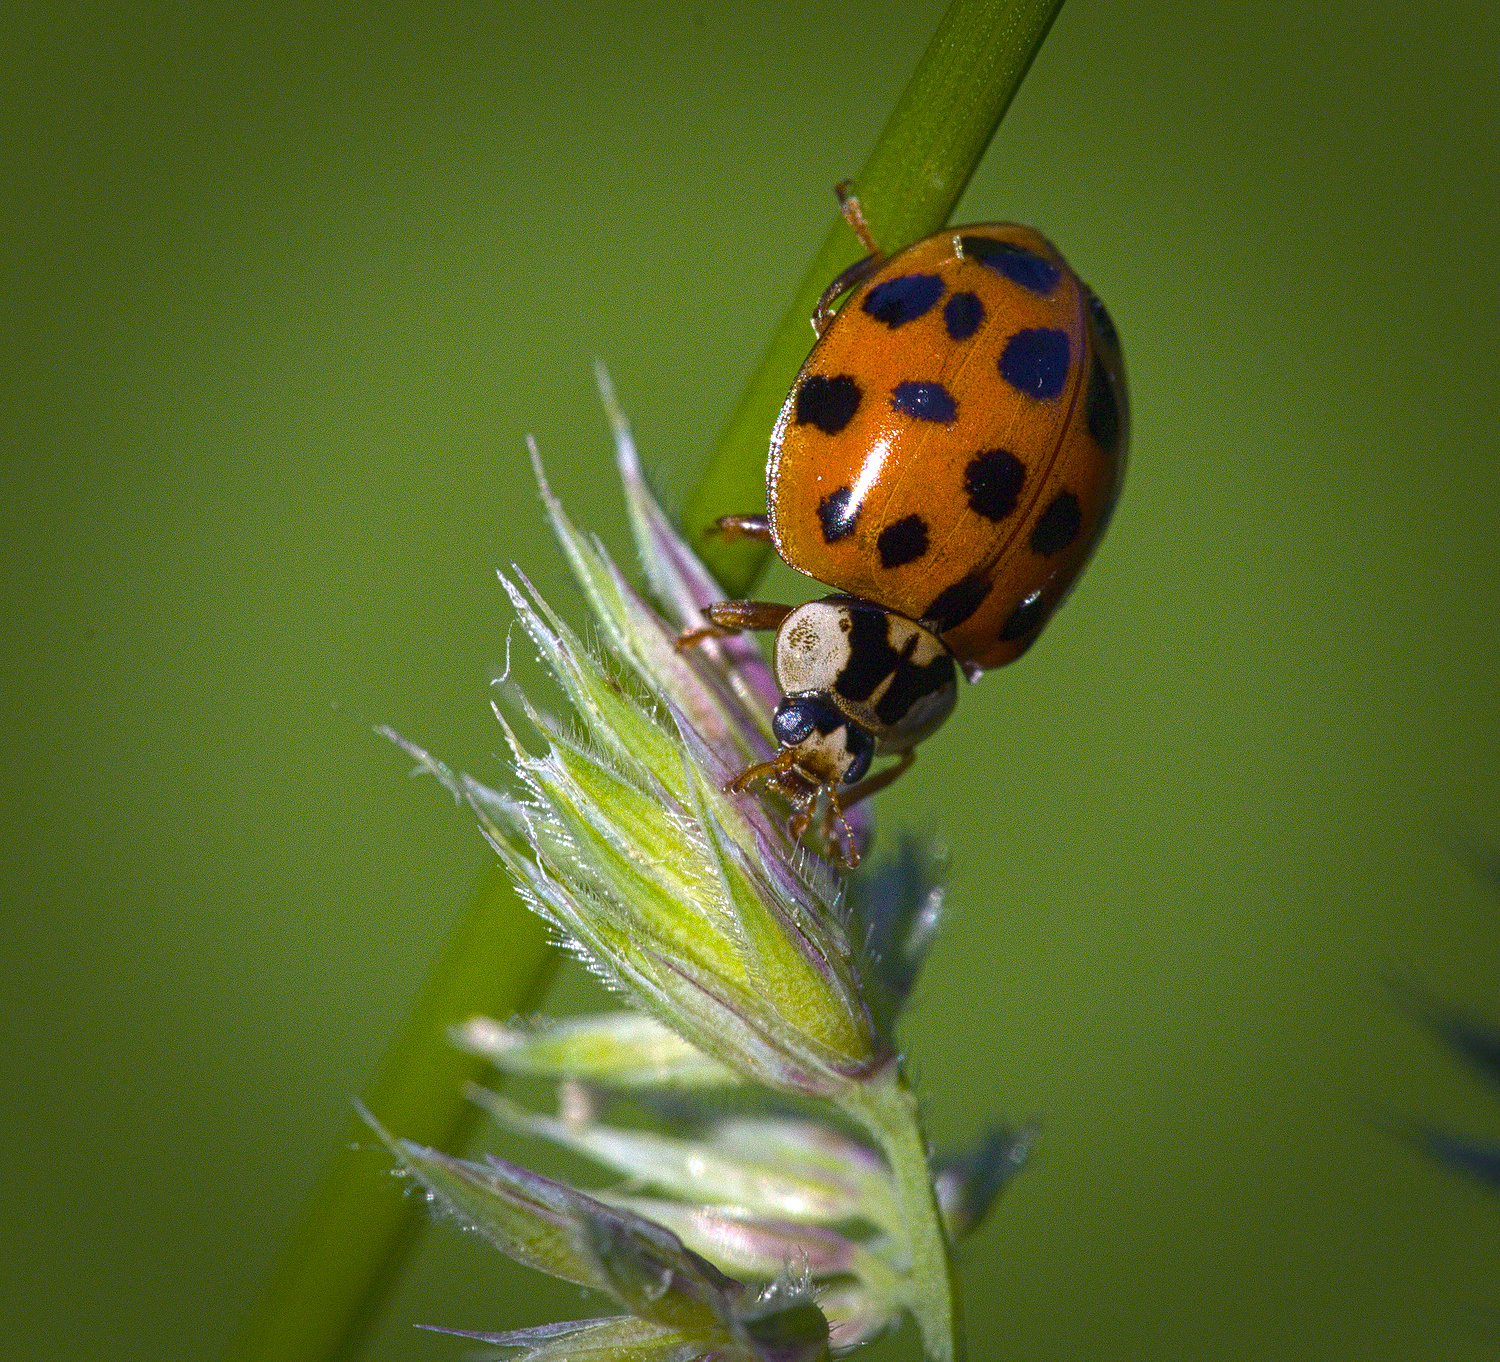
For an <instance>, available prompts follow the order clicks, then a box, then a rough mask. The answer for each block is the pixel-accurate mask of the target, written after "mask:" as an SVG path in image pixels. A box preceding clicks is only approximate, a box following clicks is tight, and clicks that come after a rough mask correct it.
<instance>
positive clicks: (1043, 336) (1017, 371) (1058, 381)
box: [1000, 326, 1073, 398]
mask: <svg viewBox="0 0 1500 1362" xmlns="http://www.w3.org/2000/svg"><path fill="white" fill-rule="evenodd" d="M1072 354H1073V350H1072V346H1071V345H1070V344H1069V343H1068V333H1067V332H1066V331H1055V330H1053V329H1052V328H1051V327H1046V326H1036V327H1028V328H1027V329H1026V330H1025V331H1017V332H1016V334H1015V335H1014V336H1012V337H1011V338H1010V339H1009V340H1008V341H1006V343H1005V350H1004V351H1003V352H1002V353H1001V355H1000V377H1001V378H1003V379H1004V380H1005V381H1006V382H1007V383H1009V384H1010V386H1011V387H1012V388H1015V389H1016V390H1017V391H1019V392H1023V393H1025V394H1026V396H1027V397H1036V398H1049V397H1056V396H1057V395H1058V393H1060V392H1061V391H1062V390H1063V386H1064V385H1065V384H1066V383H1067V381H1068V365H1069V363H1070V362H1071V360H1072Z"/></svg>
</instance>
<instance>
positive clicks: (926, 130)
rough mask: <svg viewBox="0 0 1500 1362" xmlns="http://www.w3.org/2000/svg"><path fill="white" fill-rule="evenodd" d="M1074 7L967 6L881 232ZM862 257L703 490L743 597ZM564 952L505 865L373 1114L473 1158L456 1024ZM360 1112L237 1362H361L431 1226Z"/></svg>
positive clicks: (770, 370)
mask: <svg viewBox="0 0 1500 1362" xmlns="http://www.w3.org/2000/svg"><path fill="white" fill-rule="evenodd" d="M1061 7H1062V0H952V3H951V4H950V5H949V7H948V9H947V12H946V13H945V14H944V16H943V19H942V22H941V23H940V24H939V26H938V30H937V32H936V34H934V36H933V39H932V42H931V43H930V44H929V45H928V48H927V51H926V52H925V53H924V55H923V57H922V59H921V61H920V62H919V64H918V66H917V69H916V71H915V73H914V74H913V75H912V78H911V80H910V82H909V83H908V84H907V86H906V89H905V91H904V92H903V93H902V96H901V99H900V100H899V101H898V103H897V105H896V107H895V110H894V111H893V112H892V114H891V116H890V119H889V120H888V122H887V123H886V126H885V129H884V130H883V132H882V133H881V135H880V139H879V141H878V142H877V143H876V145H875V148H874V150H873V151H872V152H871V153H870V157H869V160H868V161H867V162H866V163H865V166H864V169H863V170H862V171H861V172H860V174H859V177H858V179H857V180H856V181H855V189H856V191H857V192H858V194H859V197H860V202H861V204H862V206H863V208H864V211H865V216H866V218H867V219H868V221H869V223H870V225H871V227H872V229H873V231H874V233H875V237H876V240H878V241H879V242H880V243H881V245H882V246H883V247H885V248H886V249H887V250H892V249H895V248H897V247H899V246H902V245H905V244H906V243H908V242H910V241H914V240H916V239H918V238H919V237H923V236H927V235H929V234H930V233H932V232H935V231H937V230H938V229H939V228H940V227H941V226H942V225H943V224H944V223H945V222H946V221H947V219H948V215H949V214H950V213H951V212H952V211H953V206H954V204H956V203H957V201H958V198H959V195H960V194H961V193H962V192H963V189H964V186H965V185H966V184H967V183H968V182H969V177H970V176H971V175H972V174H973V172H974V168H975V167H976V166H977V165H978V164H979V160H980V158H981V157H982V156H983V155H984V151H985V148H986V147H987V146H988V145H989V141H990V138H991V137H992V136H993V134H994V131H995V128H996V126H997V125H998V124H999V122H1000V119H1001V117H1002V115H1003V114H1004V113H1005V110H1006V109H1007V108H1008V107H1009V105H1010V102H1011V99H1012V98H1013V97H1014V96H1015V93H1016V90H1017V88H1018V87H1019V86H1020V84H1021V80H1022V78H1023V77H1024V76H1025V74H1026V71H1027V69H1028V68H1029V67H1030V65H1031V61H1032V58H1033V57H1034V56H1035V55H1036V52H1037V49H1038V48H1039V47H1040V46H1041V43H1042V40H1043V39H1044V38H1045V37H1046V36H1047V30H1048V29H1049V28H1050V27H1051V25H1052V20H1053V19H1054V18H1055V17H1056V14H1057V11H1058V10H1059V9H1060V8H1061ZM860 253H861V248H860V246H859V244H858V242H857V241H856V240H855V238H854V236H853V234H852V233H851V232H850V231H849V230H848V228H847V227H846V226H845V225H844V224H843V222H842V220H841V219H840V220H837V221H836V222H835V223H834V225H833V227H832V228H831V229H830V230H829V232H828V235H827V237H826V238H825V240H824V242H823V245H822V248H821V250H820V251H819V252H818V254H817V256H816V257H815V258H814V260H813V262H812V264H811V265H810V266H809V267H808V270H807V274H806V275H805V277H804V278H803V281H802V284H801V286H800V287H799V289H798V291H797V293H796V295H795V297H794V298H793V300H792V303H791V305H790V306H789V308H788V309H787V313H786V316H785V317H784V318H783V320H782V322H781V324H780V326H779V327H778V328H777V330H776V333H775V335H774V336H773V337H772V339H771V342H770V345H769V346H768V347H767V349H766V352H765V355H764V357H763V358H762V360H761V362H760V365H759V367H758V368H757V369H756V371H755V373H754V375H753V376H752V378H751V380H750V383H749V385H748V386H747V388H746V390H745V393H744V396H743V397H742V398H741V400H740V403H739V406H738V407H737V408H736V410H735V412H734V415H733V416H732V417H731V418H730V421H729V423H728V425H727V426H726V428H725V430H724V433H723V435H722V436H721V437H720V440H719V443H718V446H717V447H716V449H715V451H714V453H713V454H712V456H711V457H710V459H709V461H708V464H707V466H706V468H705V470H704V473H703V476H702V478H701V479H700V480H699V483H698V486H697V488H696V490H695V491H694V492H693V494H692V496H691V497H690V498H689V500H688V503H687V511H686V516H685V519H686V524H687V525H688V527H689V528H690V530H692V531H693V537H694V539H695V541H696V544H697V547H698V549H699V551H700V552H701V553H702V554H703V556H704V558H705V559H706V560H707V562H708V564H709V566H710V567H711V568H712V569H713V571H714V573H715V574H716V575H717V576H718V578H719V580H720V582H722V583H723V585H724V588H725V590H726V591H728V592H730V593H731V594H740V593H743V592H744V591H747V590H748V589H749V588H750V587H751V586H752V585H753V584H754V582H755V580H756V578H757V577H758V576H759V575H760V573H761V571H762V570H763V569H764V566H765V563H766V558H767V554H768V550H767V549H766V548H765V547H764V546H762V545H757V544H749V543H746V542H744V541H740V542H737V543H728V542H725V541H722V540H715V539H712V538H705V537H703V536H702V534H701V531H702V528H703V527H704V526H706V525H708V524H711V523H712V522H713V521H714V520H715V519H716V518H717V517H718V516H720V515H728V514H733V513H736V512H743V511H754V510H759V509H761V508H762V507H763V506H764V505H765V460H766V444H767V440H768V439H769V436H770V431H771V427H772V425H773V424H774V423H775V419H776V413H777V411H778V410H779V409H780V406H781V403H782V400H783V399H784V397H785V395H786V392H787V389H788V388H789V387H790V386H791V381H792V378H793V376H794V375H795V373H796V371H797V369H798V367H799V366H800V365H801V363H802V360H803V358H804V357H805V356H806V354H807V351H808V349H809V348H810V346H811V343H812V332H811V329H810V328H809V325H808V317H809V316H810V315H811V313H812V309H813V306H814V304H815V303H816V302H817V299H818V296H819V294H820V293H821V292H822V291H823V289H824V287H825V286H826V285H827V284H828V282H829V280H831V279H832V278H833V277H834V276H835V275H836V274H837V273H838V272H839V271H840V270H841V269H843V268H844V267H845V266H846V265H849V264H851V263H853V261H854V260H856V259H857V258H858V257H859V255H860ZM553 959H554V953H553V951H552V950H551V948H550V946H548V944H547V941H546V935H545V932H544V930H543V928H542V926H541V924H540V923H539V922H538V921H537V920H536V918H535V917H533V915H532V914H531V913H530V912H528V910H527V909H526V907H525V905H524V904H522V903H521V902H520V900H519V899H518V898H517V897H516V895H515V893H514V891H513V890H512V889H511V887H510V884H509V882H508V881H507V879H506V877H505V875H504V872H503V871H501V870H500V869H499V868H498V867H496V869H495V870H493V871H492V872H491V873H490V876H489V878H488V880H487V881H486V883H485V886H484V888H483V890H482V891H481V892H480V894H479V895H478V896H477V898H476V900H475V902H474V905H473V906H472V907H471V908H470V909H469V912H468V914H467V916H466V917H465V918H464V920H463V921H462V922H461V923H460V924H459V927H458V929H457V931H456V932H455V934H454V937H453V939H452V941H451V942H450V943H449V946H448V949H447V951H446V953H445V954H444V955H443V957H442V959H441V960H440V961H439V962H438V964H437V966H436V967H435V968H434V971H433V973H432V975H431V977H430V978H429V980H428V982H427V987H426V990H425V991H424V993H423V995H422V998H421V1001H420V1002H419V1003H418V1005H417V1009H416V1012H415V1013H414V1014H413V1016H412V1018H411V1019H410V1020H409V1021H408V1022H407V1023H406V1026H405V1027H404V1028H403V1030H402V1031H401V1033H400V1034H399V1035H398V1036H397V1037H396V1039H395V1041H394V1043H393V1044H392V1046H391V1049H390V1051H389V1053H388V1054H387V1056H386V1059H385V1063H384V1066H383V1068H382V1070H381V1074H380V1077H379V1078H378V1079H377V1081H376V1083H375V1085H374V1086H373V1088H372V1089H371V1091H370V1093H369V1096H368V1099H367V1105H368V1106H369V1107H370V1109H371V1111H373V1112H374V1114H375V1116H376V1117H377V1118H378V1119H379V1120H380V1121H381V1123H382V1124H383V1125H384V1126H385V1127H386V1128H387V1129H389V1130H391V1131H393V1132H394V1133H396V1134H397V1135H400V1136H403V1137H405V1138H408V1139H412V1140H415V1141H417V1142H419V1143H421V1144H424V1145H428V1146H430V1147H432V1148H436V1149H441V1150H444V1151H446V1152H449V1153H458V1152H460V1151H461V1150H462V1148H463V1147H464V1144H465V1143H466V1141H467V1138H468V1135H469V1132H470V1130H471V1128H472V1124H473V1121H474V1109H473V1108H472V1107H471V1106H470V1104H469V1103H468V1102H467V1100H466V1099H465V1098H464V1096H463V1088H464V1084H465V1082H466V1081H467V1080H471V1079H474V1080H477V1079H479V1078H481V1077H482V1076H483V1075H484V1073H485V1068H486V1066H485V1064H484V1062H483V1061H482V1060H479V1059H476V1058H475V1057H473V1056H470V1055H466V1054H463V1053H461V1052H459V1051H456V1050H454V1049H453V1048H452V1047H451V1046H450V1045H449V1044H448V1041H447V1029H448V1027H449V1026H450V1025H453V1024H455V1023H458V1022H461V1021H464V1020H466V1019H467V1018H468V1017H470V1016H473V1015H475V1014H477V1013H483V1014H485V1015H489V1016H496V1017H502V1018H503V1017H509V1016H511V1015H512V1014H513V1013H515V1012H517V1011H523V1010H525V1009H526V1008H528V1007H530V1006H533V1005H534V1003H535V1001H536V999H537V998H538V997H539V996H540V994H541V992H542V990H543V989H544V988H545V985H546V981H547V979H548V978H549V976H550V970H551V965H552V962H553ZM384 1166H385V1165H384V1164H383V1162H381V1161H380V1160H378V1159H376V1158H375V1157H374V1156H373V1155H372V1154H371V1153H370V1151H369V1148H368V1130H367V1128H366V1127H365V1126H364V1125H363V1124H362V1123H359V1122H358V1121H357V1120H356V1119H355V1118H354V1117H353V1116H352V1115H351V1117H350V1119H349V1123H348V1125H347V1127H346V1129H345V1130H344V1131H343V1132H342V1134H341V1139H340V1144H339V1146H338V1150H337V1152H336V1154H335V1155H334V1158H333V1161H332V1163H331V1165H330V1167H329V1169H328V1172H327V1173H326V1174H325V1176H324V1179H323V1182H322V1184H321V1185H320V1187H319V1189H318V1190H317V1192H315V1194H314V1196H313V1198H312V1200H311V1201H310V1202H309V1203H308V1205H307V1207H306V1208H305V1210H304V1212H303V1216H302V1219H301V1221H300V1222H299V1225H298V1228H297V1230H296V1232H295V1233H294V1234H293V1236H292V1237H291V1239H290V1241H289V1243H288V1245H287V1247H286V1250H285V1252H284V1253H283V1255H282V1258H281V1261H280V1263H279V1265H278V1267H277V1270H276V1272H275V1274H274V1276H273V1277H272V1280H271V1283H270V1285H269V1286H268V1288H267V1290H266V1292H265V1294H264V1295H263V1297H262V1298H261V1300H260V1302H259V1304H258V1307H257V1309H256V1313H255V1314H254V1316H253V1317H252V1318H251V1320H250V1323H249V1327H248V1328H247V1329H246V1331H245V1333H244V1334H243V1335H242V1336H241V1338H240V1339H239V1341H238V1343H237V1344H236V1346H235V1347H234V1348H232V1349H231V1351H230V1353H229V1354H228V1358H229V1362H331V1360H332V1359H335V1358H350V1357H354V1356H357V1354H358V1350H359V1345H360V1343H361V1341H362V1339H363V1337H364V1334H365V1332H366V1330H367V1328H368V1326H369V1324H370V1323H371V1321H372V1320H373V1319H374V1317H375V1315H376V1312H377V1311H378V1309H379V1306H380V1304H381V1303H382V1301H383V1300H384V1297H385V1295H386V1292H387V1290H388V1288H389V1286H390V1285H391V1283H392V1282H393V1281H394V1280H395V1279H396V1276H397V1274H398V1273H399V1271H400V1268H401V1265H402V1263H403V1262H404V1260H405V1257H406V1254H407V1252H408V1251H409V1249H410V1247H411V1244H412V1242H413V1240H414V1238H415V1235H416V1230H417V1228H418V1226H419V1224H420V1217H421V1214H422V1204H421V1202H419V1201H417V1200H415V1199H409V1198H405V1197H403V1196H402V1195H401V1192H400V1188H399V1186H397V1185H395V1184H394V1183H393V1181H392V1180H391V1179H389V1178H386V1177H384V1176H383V1175H382V1174H383V1169H384Z"/></svg>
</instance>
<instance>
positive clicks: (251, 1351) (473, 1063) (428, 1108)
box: [228, 865, 557, 1362]
mask: <svg viewBox="0 0 1500 1362" xmlns="http://www.w3.org/2000/svg"><path fill="white" fill-rule="evenodd" d="M556 959H557V952H556V951H555V950H553V948H552V946H551V943H550V942H549V941H548V939H547V932H546V928H545V927H544V926H543V924H542V922H541V920H540V919H539V918H537V917H536V916H535V915H534V914H533V913H530V912H528V911H527V909H526V907H525V906H524V905H523V904H522V903H521V901H520V900H519V899H518V898H517V897H516V892H515V889H514V888H513V887H512V885H511V883H510V879H509V877H508V876H507V875H506V874H505V872H504V871H502V870H501V869H500V867H499V866H498V865H497V866H495V867H494V868H493V869H492V870H490V871H489V872H488V874H487V876H486V878H485V882H484V885H483V886H482V888H481V889H480V891H479V893H478V894H477V895H476V896H475V900H474V903H473V905H472V906H471V907H470V909H469V910H468V913H467V915H466V916H465V917H464V918H463V920H462V921H461V922H460V923H459V926H458V929H457V930H456V931H455V933H454V935H453V937H452V939H451V940H450V942H449V943H448V947H447V950H446V952H445V953H444V955H443V957H442V959H441V960H440V961H439V962H438V964H437V966H436V968H435V969H434V971H433V973H432V975H431V977H430V978H429V979H428V981H427V987H426V990H425V991H424V992H423V994H422V996H421V998H420V999H419V1000H418V1002H417V1006H416V1009H415V1011H414V1012H413V1014H412V1016H411V1018H410V1020H409V1021H408V1022H407V1023H406V1025H405V1027H403V1029H402V1030H401V1031H400V1032H399V1033H398V1034H397V1036H396V1038H395V1041H394V1042H393V1043H392V1045H391V1048H390V1050H389V1052H388V1053H387V1055H386V1057H385V1061H384V1063H383V1065H382V1067H381V1070H380V1074H379V1077H378V1078H377V1079H376V1081H375V1083H374V1086H373V1087H372V1088H371V1089H370V1092H369V1095H368V1097H367V1099H366V1104H367V1105H368V1106H369V1108H370V1110H371V1111H373V1112H374V1113H375V1115H376V1117H377V1118H378V1119H379V1120H380V1121H381V1123H382V1124H383V1125H385V1126H386V1128H387V1129H390V1130H397V1131H400V1133H401V1134H402V1135H404V1136H406V1137H407V1138H409V1139H412V1140H416V1141H417V1142H418V1143H420V1144H426V1145H432V1146H435V1147H436V1148H439V1149H444V1150H458V1149H461V1148H462V1147H463V1146H464V1145H465V1144H466V1143H467V1140H468V1137H469V1134H470V1131H471V1130H472V1128H473V1126H474V1124H475V1123H476V1121H477V1120H478V1118H479V1115H480V1112H479V1108H478V1107H476V1106H475V1105H474V1104H473V1103H472V1102H470V1101H469V1100H468V1098H467V1097H465V1095H464V1088H465V1085H466V1084H467V1083H469V1082H478V1081H480V1080H481V1079H484V1078H485V1077H486V1076H487V1075H488V1074H489V1072H490V1070H489V1065H488V1064H487V1063H486V1061H484V1060H482V1059H479V1058H477V1057H476V1056H474V1055H470V1054H466V1053H465V1052H463V1051H461V1050H458V1049H455V1048H454V1046H453V1045H452V1044H451V1043H450V1042H449V1039H448V1032H449V1029H450V1028H451V1027H453V1026H455V1025H457V1024H459V1023H460V1022H464V1021H467V1020H468V1019H469V1018H470V1017H472V1016H474V1015H475V1014H484V1015H487V1016H496V1017H509V1016H511V1015H512V1014H513V1013H514V1012H516V1011H518V1010H524V1009H526V1008H528V1007H532V1006H535V1004H536V1003H537V1002H538V1001H539V1000H540V996H541V993H542V990H543V989H544V988H545V987H546V984H547V981H548V980H549V979H550V978H551V975H552V970H553V966H554V964H555V961H556ZM389 1168H390V1160H389V1158H388V1157H387V1156H386V1154H385V1152H384V1151H383V1150H375V1149H372V1147H371V1140H370V1130H369V1127H368V1126H367V1125H365V1124H364V1122H363V1121H361V1120H360V1119H359V1118H358V1117H357V1116H356V1115H354V1114H353V1113H352V1112H351V1113H350V1115H349V1117H348V1119H347V1120H346V1121H345V1123H344V1126H343V1128H342V1130H341V1132H340V1138H339V1144H338V1146H337V1149H336V1152H335V1154H334V1156H333V1160H332V1162H331V1164H330V1165H329V1168H328V1171H327V1172H326V1173H325V1174H324V1177H323V1181H322V1183H321V1184H320V1186H319V1187H318V1189H317V1191H316V1192H315V1193H314V1194H313V1197H312V1199H311V1200H310V1201H309V1202H308V1204H307V1205H306V1207H304V1209H303V1212H302V1219H301V1221H300V1222H299V1224H298V1226H297V1228H296V1230H295V1231H294V1232H293V1234H292V1236H291V1238H290V1240H289V1241H288V1243H287V1245H286V1248H285V1250H284V1252H283V1254H282V1258H281V1261H280V1262H279V1264H278V1265H277V1268H276V1271H275V1273H274V1275H273V1277H272V1279H271V1282H270V1284H269V1286H268V1288H267V1290H266V1292H265V1295H264V1297H263V1298H262V1299H261V1301H260V1302H259V1308H258V1309H257V1311H256V1313H255V1315H254V1316H253V1317H252V1318H251V1320H250V1322H249V1326H248V1328H247V1329H246V1330H245V1332H244V1333H243V1334H242V1335H241V1336H240V1338H239V1339H238V1341H237V1342H236V1344H235V1346H234V1347H232V1348H231V1350H230V1352H229V1354H228V1357H229V1358H230V1359H231V1360H232V1362H327V1359H332V1358H347V1357H354V1356H357V1354H358V1351H359V1347H360V1344H361V1343H362V1341H363V1339H364V1336H365V1334H366V1332H367V1330H368V1328H369V1326H370V1324H371V1323H372V1322H373V1320H374V1317H375V1312H376V1309H377V1307H378V1306H379V1304H380V1302H381V1301H382V1300H383V1298H384V1296H385V1294H386V1291H387V1290H388V1289H389V1286H390V1284H391V1283H392V1282H393V1281H394V1279H395V1277H396V1274H397V1272H398V1270H399V1268H400V1266H401V1263H402V1261H403V1259H404V1257H405V1255H406V1252H407V1251H408V1249H409V1248H410V1246H411V1244H412V1242H413V1240H414V1239H415V1237H416V1234H417V1231H418V1229H419V1227H420V1226H421V1224H422V1221H423V1219H424V1218H425V1216H426V1207H425V1204H424V1203H423V1202H422V1201H421V1200H420V1199H419V1198H415V1197H408V1196H404V1195H403V1193H402V1188H401V1187H400V1185H399V1184H397V1182H396V1181H395V1179H393V1178H391V1177H389V1176H387V1174H388V1172H389Z"/></svg>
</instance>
